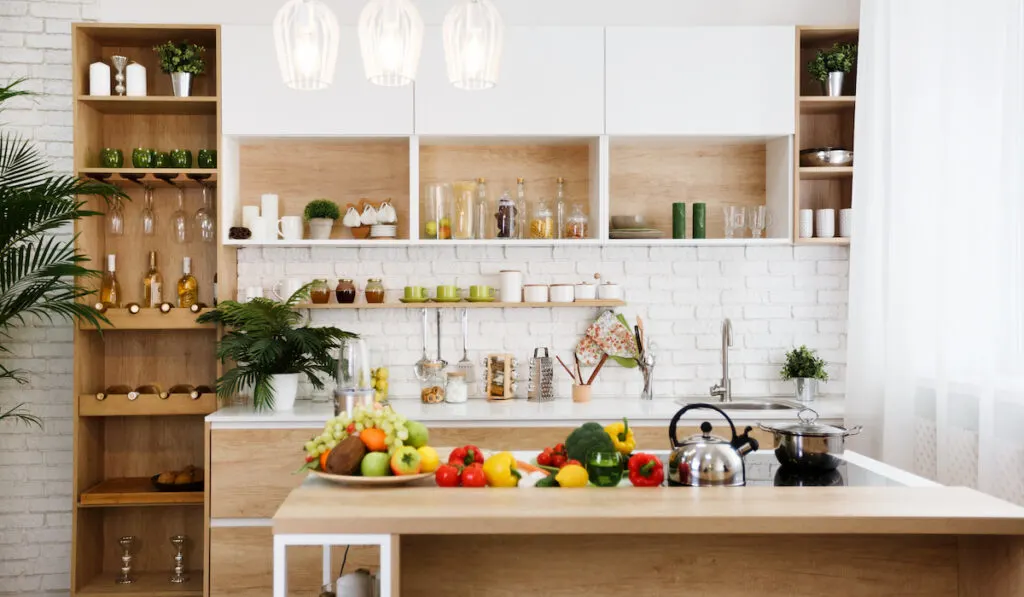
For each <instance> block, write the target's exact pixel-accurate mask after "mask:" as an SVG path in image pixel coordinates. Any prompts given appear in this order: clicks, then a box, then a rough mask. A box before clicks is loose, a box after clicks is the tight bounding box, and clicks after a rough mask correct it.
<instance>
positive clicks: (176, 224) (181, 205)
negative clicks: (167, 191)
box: [171, 187, 189, 243]
mask: <svg viewBox="0 0 1024 597" xmlns="http://www.w3.org/2000/svg"><path fill="white" fill-rule="evenodd" d="M171 226H172V227H173V228H174V240H175V241H176V242H179V243H187V242H188V241H189V232H188V228H189V226H188V214H186V213H185V189H183V188H181V187H178V209H177V210H176V211H175V212H174V215H173V216H171Z"/></svg>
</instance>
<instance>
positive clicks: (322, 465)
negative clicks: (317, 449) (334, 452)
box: [320, 450, 331, 473]
mask: <svg viewBox="0 0 1024 597" xmlns="http://www.w3.org/2000/svg"><path fill="white" fill-rule="evenodd" d="M330 453H331V451H330V450H327V451H326V452H324V453H323V454H321V455H320V470H322V471H323V472H325V473H326V472H327V455H328V454H330Z"/></svg>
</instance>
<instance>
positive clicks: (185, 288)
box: [178, 257, 199, 309]
mask: <svg viewBox="0 0 1024 597" xmlns="http://www.w3.org/2000/svg"><path fill="white" fill-rule="evenodd" d="M181 268H182V271H183V272H184V273H183V274H182V276H181V279H180V280H178V306H179V307H181V308H184V309H187V308H189V307H191V306H192V305H195V304H197V303H198V302H199V282H197V281H196V278H195V276H193V275H192V258H191V257H185V258H184V259H183V261H182V265H181Z"/></svg>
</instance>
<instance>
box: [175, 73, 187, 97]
mask: <svg viewBox="0 0 1024 597" xmlns="http://www.w3.org/2000/svg"><path fill="white" fill-rule="evenodd" d="M171 87H173V88H174V96H175V97H188V96H190V95H192V73H171Z"/></svg>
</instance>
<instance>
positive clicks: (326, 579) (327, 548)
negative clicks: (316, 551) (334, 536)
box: [320, 545, 334, 585]
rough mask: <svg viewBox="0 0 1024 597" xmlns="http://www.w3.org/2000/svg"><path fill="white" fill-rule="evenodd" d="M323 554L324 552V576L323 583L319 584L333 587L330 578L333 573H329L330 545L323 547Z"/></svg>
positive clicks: (332, 580)
mask: <svg viewBox="0 0 1024 597" xmlns="http://www.w3.org/2000/svg"><path fill="white" fill-rule="evenodd" d="M323 552H324V553H323V557H324V562H323V568H324V576H323V579H322V581H323V582H321V583H320V584H321V585H327V584H331V585H333V584H334V579H333V578H332V575H333V573H332V571H331V546H330V545H324V547H323Z"/></svg>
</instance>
